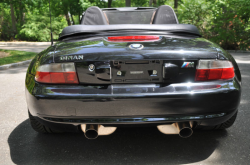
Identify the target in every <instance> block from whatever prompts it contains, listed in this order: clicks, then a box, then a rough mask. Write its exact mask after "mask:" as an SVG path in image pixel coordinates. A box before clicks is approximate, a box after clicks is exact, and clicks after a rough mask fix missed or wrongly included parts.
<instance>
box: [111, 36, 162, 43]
mask: <svg viewBox="0 0 250 165" xmlns="http://www.w3.org/2000/svg"><path fill="white" fill-rule="evenodd" d="M159 39H160V37H159V36H115V37H108V41H113V42H134V41H135V42H136V41H158V40H159Z"/></svg>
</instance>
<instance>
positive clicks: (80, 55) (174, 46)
mask: <svg viewBox="0 0 250 165" xmlns="http://www.w3.org/2000/svg"><path fill="white" fill-rule="evenodd" d="M216 47H217V46H216V45H215V44H213V43H212V42H209V41H207V40H205V39H202V38H194V39H177V38H166V37H161V38H160V40H159V41H151V42H131V41H130V42H110V41H108V40H107V39H106V38H105V37H101V38H93V39H89V40H84V41H74V42H58V43H57V46H56V51H55V54H54V61H55V62H56V63H58V62H59V63H61V62H75V65H76V70H77V74H78V78H79V81H80V83H82V84H119V83H140V84H141V83H173V82H192V81H194V78H195V71H196V65H197V62H198V60H199V59H216V58H217V54H218V53H217V51H216ZM91 66H94V69H93V70H92V69H91Z"/></svg>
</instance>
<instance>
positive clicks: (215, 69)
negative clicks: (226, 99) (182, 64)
mask: <svg viewBox="0 0 250 165" xmlns="http://www.w3.org/2000/svg"><path fill="white" fill-rule="evenodd" d="M233 77H234V67H233V64H232V63H231V62H230V61H226V60H223V61H222V60H200V61H199V64H198V67H197V68H196V76H195V80H196V81H208V80H221V79H232V78H233Z"/></svg>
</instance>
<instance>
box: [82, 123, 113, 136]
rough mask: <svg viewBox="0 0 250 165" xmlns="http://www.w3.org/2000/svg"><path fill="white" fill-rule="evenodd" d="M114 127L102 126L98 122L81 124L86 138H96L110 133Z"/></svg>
mask: <svg viewBox="0 0 250 165" xmlns="http://www.w3.org/2000/svg"><path fill="white" fill-rule="evenodd" d="M116 129H117V128H116V127H104V126H103V125H99V124H81V130H82V132H84V135H85V137H86V138H87V139H96V138H97V137H98V136H104V135H110V134H112V133H114V132H115V130H116Z"/></svg>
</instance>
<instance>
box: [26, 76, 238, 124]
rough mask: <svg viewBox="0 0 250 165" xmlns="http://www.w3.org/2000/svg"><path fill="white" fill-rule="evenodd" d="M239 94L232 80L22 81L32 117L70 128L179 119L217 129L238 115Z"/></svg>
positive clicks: (235, 83)
mask: <svg viewBox="0 0 250 165" xmlns="http://www.w3.org/2000/svg"><path fill="white" fill-rule="evenodd" d="M28 80H30V81H34V80H32V79H28ZM29 84H31V85H32V88H31V87H30V85H29ZM218 85H219V86H220V87H218ZM240 94H241V86H240V83H239V82H238V81H237V80H236V79H233V80H230V81H215V82H206V83H179V84H171V85H168V86H164V87H162V86H160V85H156V84H144V85H109V86H107V85H106V86H82V85H76V86H68V85H67V86H65V85H44V84H38V83H36V82H34V83H30V82H29V83H27V79H26V99H27V104H28V109H29V111H30V113H31V114H32V115H33V116H36V117H39V118H40V119H42V120H45V121H48V122H52V123H64V124H74V125H77V124H83V123H85V124H89V123H95V124H148V123H171V122H178V121H197V122H199V123H201V124H202V125H217V124H220V123H222V122H224V121H226V120H227V119H229V118H230V117H231V116H232V115H233V114H234V113H235V112H236V110H237V107H238V105H239V102H240Z"/></svg>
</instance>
